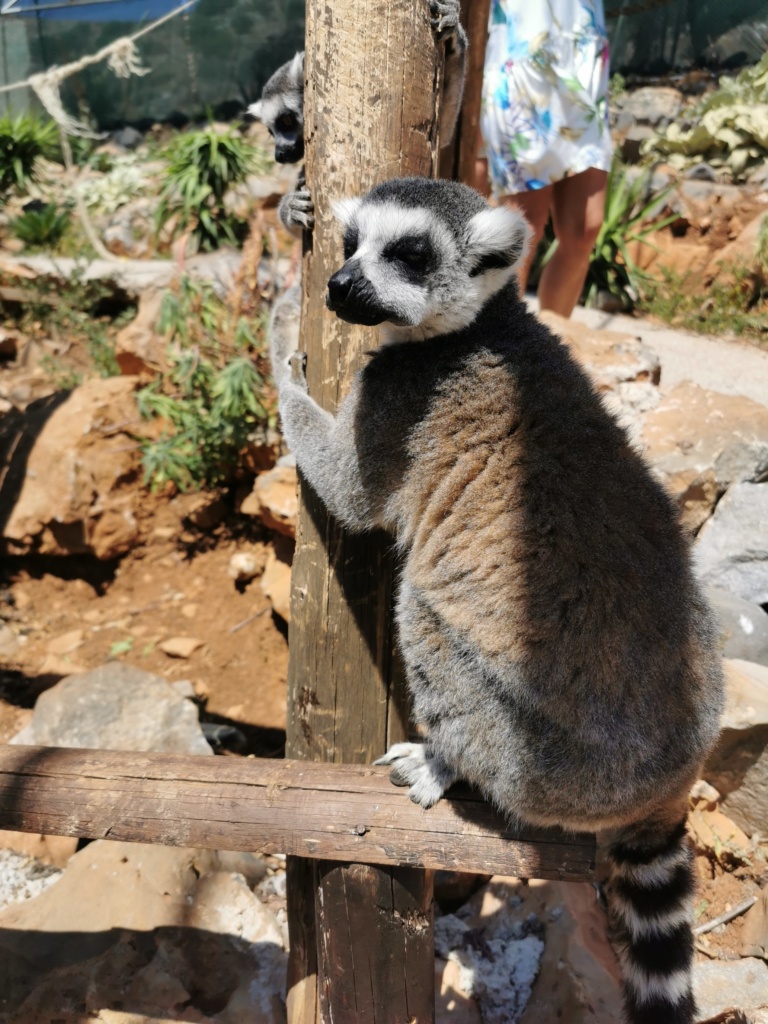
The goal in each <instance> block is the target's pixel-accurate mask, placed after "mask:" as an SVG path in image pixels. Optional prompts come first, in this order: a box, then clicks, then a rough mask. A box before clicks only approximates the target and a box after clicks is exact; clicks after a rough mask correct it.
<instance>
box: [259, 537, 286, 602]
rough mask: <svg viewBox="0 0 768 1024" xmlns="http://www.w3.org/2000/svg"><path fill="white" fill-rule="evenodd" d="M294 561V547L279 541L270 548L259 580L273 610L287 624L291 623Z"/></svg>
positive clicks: (284, 541)
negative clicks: (292, 564)
mask: <svg viewBox="0 0 768 1024" xmlns="http://www.w3.org/2000/svg"><path fill="white" fill-rule="evenodd" d="M292 561H293V545H292V544H291V543H290V542H288V540H287V539H284V540H282V541H281V540H277V541H276V542H275V543H273V544H271V545H270V547H269V551H268V552H267V564H266V565H265V567H264V572H263V574H262V577H261V579H260V580H259V586H260V587H261V591H262V593H263V594H264V596H265V597H266V598H267V599H268V600H269V603H270V604H271V605H272V610H273V611H274V612H275V613H276V614H277V615H279V616H280V618H281V619H284V620H285V621H286V622H290V621H291V563H292Z"/></svg>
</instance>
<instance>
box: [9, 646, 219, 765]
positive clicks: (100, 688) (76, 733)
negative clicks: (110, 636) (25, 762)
mask: <svg viewBox="0 0 768 1024" xmlns="http://www.w3.org/2000/svg"><path fill="white" fill-rule="evenodd" d="M10 742H11V743H16V744H30V745H40V746H51V747H86V748H90V749H92V750H93V749H95V750H159V751H166V752H168V753H176V754H211V753H212V750H211V748H210V746H209V745H208V743H207V742H206V740H205V737H204V736H203V733H202V730H201V728H200V723H199V721H198V716H197V709H196V708H195V706H194V704H192V703H190V701H188V700H185V699H184V698H183V697H180V696H179V695H178V694H177V693H175V692H174V691H173V689H172V688H171V687H170V686H169V685H168V683H166V681H165V680H164V679H161V678H160V677H159V676H153V675H150V673H149V672H142V671H141V669H138V668H133V667H132V666H130V665H123V664H120V663H119V662H109V663H108V664H106V665H102V666H101V667H100V668H96V669H93V671H92V672H85V673H84V674H83V675H78V676H70V677H69V678H68V679H64V680H62V681H61V682H60V683H57V684H56V686H54V687H52V688H51V689H50V690H46V692H45V693H43V694H41V695H40V697H39V698H38V701H37V704H36V705H35V711H34V714H33V716H32V720H31V722H30V723H29V725H27V726H26V727H25V728H24V729H22V731H21V732H20V733H18V734H17V735H16V736H14V738H13V739H12V740H11V741H10Z"/></svg>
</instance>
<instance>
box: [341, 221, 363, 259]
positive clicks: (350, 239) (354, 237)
mask: <svg viewBox="0 0 768 1024" xmlns="http://www.w3.org/2000/svg"><path fill="white" fill-rule="evenodd" d="M359 244H360V239H359V238H358V234H357V231H355V230H354V229H353V228H350V230H349V231H347V233H346V235H344V259H345V260H351V259H352V257H353V256H354V255H355V253H356V252H357V247H358V245H359Z"/></svg>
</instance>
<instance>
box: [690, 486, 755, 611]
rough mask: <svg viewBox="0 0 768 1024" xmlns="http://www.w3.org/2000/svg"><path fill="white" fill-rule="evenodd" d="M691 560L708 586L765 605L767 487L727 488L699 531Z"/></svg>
mask: <svg viewBox="0 0 768 1024" xmlns="http://www.w3.org/2000/svg"><path fill="white" fill-rule="evenodd" d="M694 559H695V565H696V569H697V571H698V573H699V575H700V576H701V578H702V580H703V581H704V582H705V583H706V584H708V585H709V586H716V587H721V588H722V589H724V590H730V591H731V592H732V593H734V594H737V595H738V596H739V597H743V598H744V599H745V600H746V601H755V602H757V604H765V603H766V602H768V483H763V484H754V483H738V484H733V485H732V486H731V487H729V488H728V490H727V491H726V493H725V495H724V496H723V498H722V500H721V501H720V503H719V504H718V505H717V507H716V508H715V514H714V515H713V516H712V518H711V519H709V520H708V521H707V522H706V523H705V524H704V526H703V527H702V528H701V531H700V533H699V536H698V538H697V540H696V545H695V547H694Z"/></svg>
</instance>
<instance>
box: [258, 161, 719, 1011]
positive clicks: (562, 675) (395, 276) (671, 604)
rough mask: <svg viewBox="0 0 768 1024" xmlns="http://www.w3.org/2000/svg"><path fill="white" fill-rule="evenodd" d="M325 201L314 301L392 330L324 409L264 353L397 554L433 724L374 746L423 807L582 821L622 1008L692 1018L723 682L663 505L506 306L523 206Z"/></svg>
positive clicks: (338, 486)
mask: <svg viewBox="0 0 768 1024" xmlns="http://www.w3.org/2000/svg"><path fill="white" fill-rule="evenodd" d="M337 212H338V214H339V216H340V219H341V220H342V221H343V223H344V226H345V234H344V257H345V263H344V265H343V266H342V267H341V269H340V270H338V271H337V272H336V273H335V274H334V275H333V277H332V278H331V279H330V281H329V282H328V294H327V305H328V307H329V308H330V309H331V310H332V311H334V312H335V313H336V315H337V316H339V317H341V318H342V319H344V320H347V321H350V322H352V323H358V324H365V325H375V324H383V325H385V326H384V331H385V342H386V343H385V344H384V345H383V346H382V347H381V348H379V349H377V350H376V351H374V352H373V353H372V354H371V355H370V358H369V359H368V362H367V364H366V365H365V367H364V368H363V369H362V370H360V372H359V373H358V374H357V375H356V377H355V378H354V381H353V383H352V386H351V390H350V393H349V395H348V397H347V398H346V399H345V400H344V401H343V402H342V404H341V406H340V408H339V410H338V413H337V414H336V416H335V417H334V416H332V415H331V414H330V413H329V412H325V411H324V410H323V409H321V408H320V407H319V406H318V405H317V404H316V402H314V401H313V399H312V398H310V397H309V395H308V394H307V391H306V386H305V383H304V379H303V375H302V374H301V372H299V370H298V368H297V367H298V363H299V360H298V358H294V359H293V360H291V363H292V367H293V369H291V368H289V356H290V352H291V350H292V344H293V343H292V340H291V339H290V338H288V339H285V338H283V336H282V335H281V333H280V331H279V329H278V328H279V325H273V331H274V333H273V337H272V339H271V345H272V359H273V367H274V373H275V377H276V380H277V383H278V387H279V393H280V415H281V418H282V422H283V429H284V431H285V436H286V439H287V441H288V444H289V445H290V447H291V449H292V450H293V451H294V452H295V455H296V460H297V463H298V466H299V468H300V470H301V472H302V474H303V475H304V477H305V478H306V479H307V480H308V481H309V483H310V485H311V486H312V487H313V488H314V489H315V490H316V491H317V493H318V494H319V495H320V497H321V498H322V499H323V501H324V502H325V503H326V505H327V506H328V508H329V509H330V511H331V512H332V513H333V514H334V515H335V516H337V517H338V518H339V519H340V520H341V521H342V522H343V523H345V524H346V525H347V526H348V527H349V528H350V529H353V530H367V529H371V528H374V527H384V528H385V529H387V530H389V531H391V532H392V533H393V534H394V536H395V538H396V541H397V544H398V546H399V548H400V550H401V551H402V553H403V565H402V574H401V580H400V584H399V592H398V594H397V611H396V614H397V622H398V627H399V642H400V646H401V649H402V653H403V658H404V661H405V665H406V670H407V674H408V681H409V686H410V690H411V693H412V696H413V704H414V711H415V715H416V718H417V720H418V721H419V722H420V723H421V724H422V725H423V727H424V728H425V730H426V733H427V737H428V738H427V742H426V743H425V744H423V745H420V744H411V743H400V744H396V745H395V746H394V747H393V748H392V749H391V750H390V751H389V752H388V753H387V754H386V755H385V756H384V757H383V758H381V759H380V761H379V762H377V763H381V764H388V765H392V766H393V771H392V780H393V782H395V783H398V784H401V785H407V786H409V787H410V796H411V799H412V800H415V801H416V802H417V803H420V804H422V805H423V806H424V807H430V806H431V805H432V804H434V803H435V802H436V801H437V800H439V799H440V797H441V795H442V794H443V793H444V791H445V790H446V789H447V787H448V786H450V785H451V783H452V782H453V781H454V780H455V779H458V778H462V779H466V780H468V781H470V782H472V783H474V784H475V785H476V786H477V787H478V788H479V789H480V790H481V791H482V792H483V793H484V794H485V795H486V796H487V798H488V799H489V800H491V801H492V802H493V803H494V804H495V805H496V806H497V807H499V808H501V809H502V810H503V811H505V812H506V813H507V814H509V815H510V817H512V818H515V819H519V820H523V821H527V822H531V823H533V824H538V825H562V826H563V827H565V828H566V829H575V830H580V829H594V830H597V831H598V832H600V833H602V836H603V838H604V839H605V840H606V842H607V847H608V851H609V852H608V860H609V866H610V880H609V882H608V885H607V897H608V906H609V915H610V920H611V924H612V927H613V932H614V935H615V943H616V950H617V955H618V957H619V960H620V964H621V972H622V978H623V987H624V994H625V1005H626V1014H627V1019H628V1020H629V1021H630V1022H632V1024H673V1022H674V1024H690V1022H691V1021H692V1020H693V1017H694V1012H695V1010H694V1003H693V996H692V993H691V959H692V953H693V938H692V934H691V896H692V892H693V888H694V873H693V865H692V851H691V849H690V847H689V845H688V843H687V840H686V835H685V818H686V811H687V803H686V797H687V793H688V790H689V787H690V786H691V784H692V783H693V782H694V781H695V780H696V778H697V777H698V774H699V770H700V767H701V765H702V763H703V761H704V759H705V757H706V755H707V753H708V751H709V750H710V748H711V747H712V745H713V742H714V741H715V739H716V737H717V734H718V720H719V716H720V711H721V705H722V678H721V666H720V655H719V652H718V650H717V645H716V642H715V631H714V629H713V627H712V621H711V617H710V612H709V610H708V609H707V607H706V604H705V602H704V600H703V598H702V595H701V593H700V591H699V588H698V586H697V584H696V582H695V580H694V578H693V576H692V573H691V568H690V564H689V552H688V546H687V542H686V540H685V538H684V536H683V533H682V531H681V529H680V526H679V524H678V517H677V513H676V511H675V508H674V507H673V504H672V502H671V500H670V498H669V497H667V495H666V494H665V493H664V492H663V490H662V489H661V487H660V486H659V485H658V484H657V483H656V482H655V481H654V480H653V478H652V477H651V475H650V473H649V471H648V469H647V467H646V466H645V464H644V463H643V461H642V459H641V458H640V456H639V455H638V454H637V453H636V452H635V451H634V450H633V449H632V447H631V446H630V444H629V443H628V441H627V438H626V437H625V435H624V433H623V431H622V430H621V429H620V428H619V426H618V425H617V424H616V423H615V422H614V420H613V419H612V418H611V416H610V415H609V414H608V413H607V412H606V410H605V408H604V406H603V404H602V402H601V400H600V398H599V396H598V395H597V393H596V392H595V390H594V388H593V387H592V385H591V383H590V382H589V380H588V378H587V376H586V375H585V373H584V372H583V370H582V369H581V368H580V367H579V366H578V365H577V364H576V363H575V361H574V360H573V359H572V357H571V356H570V354H569V353H568V350H567V348H566V347H565V346H564V345H563V344H562V343H561V342H560V341H559V340H558V339H557V338H555V337H554V336H553V335H552V334H551V333H550V331H549V330H548V329H547V328H546V327H545V326H544V325H543V324H541V323H540V322H538V321H537V320H536V319H535V318H534V317H533V316H532V315H531V314H530V313H528V312H527V310H526V307H525V305H524V304H523V303H522V302H521V301H520V299H519V297H518V294H517V290H516V285H515V265H516V264H517V262H518V261H519V260H520V258H521V256H522V254H523V252H524V251H525V248H526V244H527V237H528V228H527V225H526V224H525V222H524V220H523V219H522V217H521V216H520V215H519V214H517V213H515V212H513V211H512V210H510V209H509V208H506V207H500V208H498V209H492V208H491V207H490V206H489V205H488V204H487V203H486V201H485V200H484V199H483V198H482V197H481V196H480V195H479V194H478V193H476V192H474V191H473V190H471V189H469V188H467V187H466V186H464V185H460V184H457V183H454V182H447V181H429V180H426V179H416V178H412V179H401V180H394V181H389V182H385V183H384V184H382V185H379V186H377V187H376V188H374V189H373V190H372V191H371V192H369V193H368V195H366V196H365V197H364V198H363V199H356V200H347V201H344V202H342V203H341V204H339V207H338V210H337Z"/></svg>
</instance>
